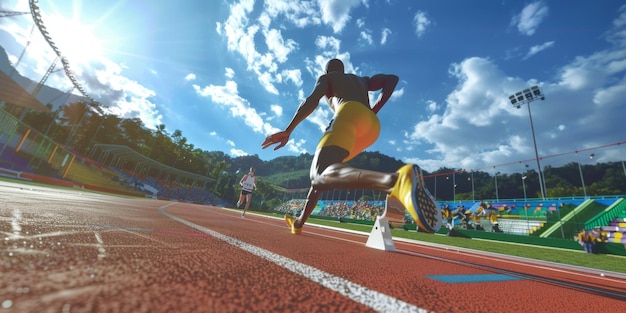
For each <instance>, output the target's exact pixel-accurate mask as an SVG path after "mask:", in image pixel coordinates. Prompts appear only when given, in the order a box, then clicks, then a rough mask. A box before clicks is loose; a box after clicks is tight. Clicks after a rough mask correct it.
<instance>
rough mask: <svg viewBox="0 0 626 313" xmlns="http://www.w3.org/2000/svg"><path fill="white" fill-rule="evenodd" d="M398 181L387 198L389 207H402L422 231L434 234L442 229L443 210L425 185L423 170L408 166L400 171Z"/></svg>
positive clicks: (413, 165)
mask: <svg viewBox="0 0 626 313" xmlns="http://www.w3.org/2000/svg"><path fill="white" fill-rule="evenodd" d="M397 173H398V180H397V181H396V184H395V186H394V187H393V190H392V191H391V193H390V194H389V195H388V196H387V201H388V205H393V206H402V207H404V209H405V210H406V211H408V212H409V214H410V215H411V217H412V218H413V220H414V221H415V223H416V224H417V225H418V226H419V228H421V229H422V230H424V231H426V232H429V233H434V232H436V231H438V230H439V228H441V210H440V209H439V205H437V202H436V201H435V198H434V197H433V196H432V195H431V194H430V192H428V190H427V189H426V186H425V184H424V177H423V176H422V170H421V169H420V168H419V166H417V165H415V164H407V165H404V166H403V167H401V168H400V169H399V170H398V172H397Z"/></svg>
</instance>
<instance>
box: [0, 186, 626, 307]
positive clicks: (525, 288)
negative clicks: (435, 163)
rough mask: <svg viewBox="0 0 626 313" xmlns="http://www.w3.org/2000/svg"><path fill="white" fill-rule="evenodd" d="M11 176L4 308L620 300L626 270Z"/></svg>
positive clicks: (5, 194)
mask: <svg viewBox="0 0 626 313" xmlns="http://www.w3.org/2000/svg"><path fill="white" fill-rule="evenodd" d="M239 214H240V212H239V211H233V210H228V209H223V208H216V207H208V206H202V205H193V204H186V203H178V202H167V201H158V200H150V199H134V198H122V197H115V196H110V195H102V194H94V193H84V192H80V191H76V190H67V189H66V190H58V189H52V188H47V187H29V186H25V185H19V184H15V183H11V182H0V234H1V236H2V241H1V242H2V244H1V246H0V249H1V257H0V265H1V270H0V275H1V279H0V305H1V306H0V312H377V311H378V312H430V311H432V312H547V311H549V312H590V311H599V312H606V311H610V312H614V311H621V310H623V308H626V296H625V294H626V275H623V274H618V273H604V276H600V272H599V271H597V270H591V269H585V268H576V267H566V266H558V265H556V264H551V263H541V262H536V261H532V260H527V259H519V258H518V259H515V258H510V257H506V256H502V255H497V254H485V253H479V252H476V251H470V250H464V249H459V248H453V247H444V246H436V245H431V244H426V243H422V242H408V241H401V240H400V239H397V240H396V241H395V246H396V249H397V251H396V252H386V251H380V250H376V249H371V248H368V247H366V246H365V242H366V241H367V234H359V233H349V232H345V231H339V230H334V229H328V228H321V227H316V226H312V225H308V226H306V228H305V229H304V230H303V234H301V235H292V234H290V232H289V230H288V228H287V227H286V226H285V225H284V222H283V221H282V220H280V219H273V218H267V217H262V216H255V215H253V214H248V216H247V218H241V217H240V215H239Z"/></svg>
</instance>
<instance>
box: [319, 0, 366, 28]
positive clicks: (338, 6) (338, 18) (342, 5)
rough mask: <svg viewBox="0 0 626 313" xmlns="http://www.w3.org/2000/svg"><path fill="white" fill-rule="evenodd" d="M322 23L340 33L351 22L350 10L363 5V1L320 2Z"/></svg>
mask: <svg viewBox="0 0 626 313" xmlns="http://www.w3.org/2000/svg"><path fill="white" fill-rule="evenodd" d="M317 2H318V5H319V7H320V11H321V12H322V21H323V22H324V23H325V24H327V25H330V26H331V27H332V29H333V31H334V32H335V33H340V32H341V31H342V30H343V28H344V27H345V26H346V24H347V23H348V21H349V20H350V10H352V8H355V7H358V6H359V5H361V4H362V1H361V0H318V1H317Z"/></svg>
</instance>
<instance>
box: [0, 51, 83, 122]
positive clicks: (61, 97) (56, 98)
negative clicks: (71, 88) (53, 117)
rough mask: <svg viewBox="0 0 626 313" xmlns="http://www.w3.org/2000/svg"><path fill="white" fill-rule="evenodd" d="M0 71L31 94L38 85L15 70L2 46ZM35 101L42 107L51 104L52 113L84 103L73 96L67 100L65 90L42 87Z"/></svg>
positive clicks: (81, 98) (78, 97)
mask: <svg viewBox="0 0 626 313" xmlns="http://www.w3.org/2000/svg"><path fill="white" fill-rule="evenodd" d="M0 71H2V72H4V73H5V74H7V75H9V76H10V77H11V79H13V80H14V81H15V82H16V83H17V84H18V85H20V86H22V88H24V89H26V90H27V91H29V92H33V91H34V90H35V88H36V87H37V84H38V83H39V82H38V81H33V80H31V79H29V78H27V77H24V76H22V74H20V72H19V70H16V69H15V68H14V67H13V65H12V64H11V62H10V61H9V56H8V55H7V53H6V51H5V50H4V47H2V46H0ZM37 100H39V101H40V102H41V103H43V104H44V105H46V104H48V103H49V104H52V110H53V111H54V110H56V109H58V108H59V107H60V106H62V105H64V104H66V103H71V102H78V101H81V100H83V101H84V98H83V97H80V96H77V95H74V94H71V95H70V96H69V98H68V96H67V90H65V91H61V90H58V89H56V88H52V87H49V86H46V85H43V86H42V88H41V90H40V91H39V93H38V94H37Z"/></svg>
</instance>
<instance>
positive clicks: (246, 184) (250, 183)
mask: <svg viewBox="0 0 626 313" xmlns="http://www.w3.org/2000/svg"><path fill="white" fill-rule="evenodd" d="M255 180H256V177H254V176H250V175H248V174H246V177H245V179H244V180H243V181H242V182H241V186H242V187H243V190H245V191H252V190H254V181H255Z"/></svg>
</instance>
